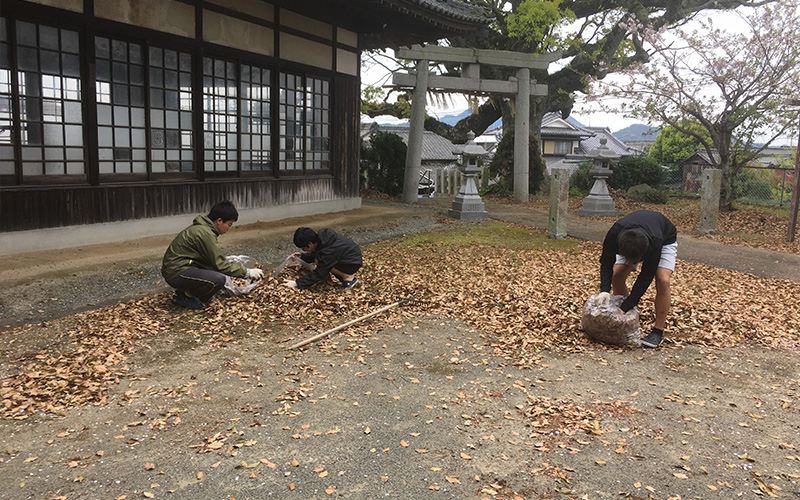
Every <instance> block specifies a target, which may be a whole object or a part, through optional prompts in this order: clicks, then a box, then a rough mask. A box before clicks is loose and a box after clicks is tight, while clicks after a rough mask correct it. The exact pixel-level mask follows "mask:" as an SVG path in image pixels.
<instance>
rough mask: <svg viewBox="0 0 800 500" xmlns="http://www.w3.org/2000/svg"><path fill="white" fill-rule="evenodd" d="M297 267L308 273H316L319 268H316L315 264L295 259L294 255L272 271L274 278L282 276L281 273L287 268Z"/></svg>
mask: <svg viewBox="0 0 800 500" xmlns="http://www.w3.org/2000/svg"><path fill="white" fill-rule="evenodd" d="M295 265H298V266H300V267H302V268H303V269H305V270H306V271H308V272H312V271H314V269H316V268H317V266H315V265H314V264H311V263H309V262H306V261H304V260H303V259H301V258H299V257H295V256H294V254H291V255H289V256H288V257H286V260H284V261H283V262H282V263H281V265H280V266H278V267H276V268H275V270H274V271H272V276H273V277H274V278H277V277H278V275H279V274H281V272H282V271H283V270H284V269H285V268H286V266H295Z"/></svg>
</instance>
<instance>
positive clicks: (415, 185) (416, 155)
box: [403, 60, 428, 204]
mask: <svg viewBox="0 0 800 500" xmlns="http://www.w3.org/2000/svg"><path fill="white" fill-rule="evenodd" d="M427 93H428V61H427V60H419V61H417V79H416V85H415V86H414V92H413V94H412V95H411V119H410V120H409V122H410V123H409V126H410V128H409V131H408V152H407V153H406V171H405V177H404V178H403V203H408V204H411V203H414V202H415V201H417V192H418V189H419V172H420V165H422V134H423V133H424V132H425V128H424V125H425V95H426V94H427Z"/></svg>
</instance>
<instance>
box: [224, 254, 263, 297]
mask: <svg viewBox="0 0 800 500" xmlns="http://www.w3.org/2000/svg"><path fill="white" fill-rule="evenodd" d="M225 260H227V261H228V262H234V263H236V264H241V265H242V266H244V267H246V268H247V269H252V268H254V267H256V264H258V261H257V260H256V259H254V258H252V257H250V256H248V255H228V256H227V257H225ZM233 280H234V278H231V277H230V276H225V286H223V287H222V289H221V290H220V291H219V292H217V296H219V297H239V296H241V295H247V294H248V293H250V292H251V291H252V290H253V288H255V287H256V285H258V284H259V283H261V280H255V281H250V280H249V279H247V278H236V280H238V281H246V282H247V284H246V285H235V284H234V281H233Z"/></svg>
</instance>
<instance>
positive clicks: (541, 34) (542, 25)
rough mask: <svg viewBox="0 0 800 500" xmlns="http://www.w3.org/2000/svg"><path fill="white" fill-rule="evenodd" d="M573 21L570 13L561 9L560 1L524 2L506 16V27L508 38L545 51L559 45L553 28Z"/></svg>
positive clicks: (558, 39) (572, 15)
mask: <svg viewBox="0 0 800 500" xmlns="http://www.w3.org/2000/svg"><path fill="white" fill-rule="evenodd" d="M574 19H575V14H573V13H572V11H570V10H569V9H562V8H561V0H552V1H548V0H544V1H535V2H534V1H532V0H524V1H523V2H522V3H520V4H519V7H518V8H517V10H516V12H515V13H513V14H509V15H508V17H507V18H506V27H507V28H508V35H509V36H511V37H514V38H520V39H523V40H525V41H526V42H528V43H533V44H535V45H537V46H538V47H540V48H543V49H547V48H549V47H551V46H555V45H558V44H560V43H561V39H560V38H559V37H558V36H557V35H556V34H555V32H556V30H555V28H557V27H558V26H560V25H563V24H566V23H568V22H571V21H573V20H574Z"/></svg>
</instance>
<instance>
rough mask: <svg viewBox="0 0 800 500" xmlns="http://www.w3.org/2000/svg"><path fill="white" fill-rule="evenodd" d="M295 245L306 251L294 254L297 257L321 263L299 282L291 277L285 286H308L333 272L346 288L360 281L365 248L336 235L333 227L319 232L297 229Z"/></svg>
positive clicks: (301, 287)
mask: <svg viewBox="0 0 800 500" xmlns="http://www.w3.org/2000/svg"><path fill="white" fill-rule="evenodd" d="M294 244H295V246H296V247H298V248H299V249H300V250H302V251H303V252H302V253H300V252H295V253H293V254H292V256H293V257H294V258H299V259H302V260H304V261H306V262H314V261H316V263H317V268H316V269H315V270H314V271H313V272H311V273H309V274H306V275H305V276H302V277H301V278H299V279H298V280H297V281H295V280H287V281H285V282H284V285H286V286H288V287H290V288H300V289H303V288H308V287H310V286H311V285H313V284H315V283H317V282H318V281H322V280H324V279H327V278H328V277H329V275H330V274H333V275H334V276H336V277H337V278H338V279H339V281H341V282H342V287H344V288H350V287H352V286H353V285H355V284H356V283H358V278H356V277H355V273H356V272H357V271H358V270H359V269H361V265H362V263H363V261H362V259H361V249H360V248H359V247H358V245H357V244H356V242H355V241H353V240H351V239H350V238H347V237H345V236H342V235H340V234H336V232H335V231H334V230H333V229H320V230H319V234H318V233H316V232H315V231H314V230H313V229H311V228H308V227H300V228H297V231H295V232H294Z"/></svg>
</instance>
